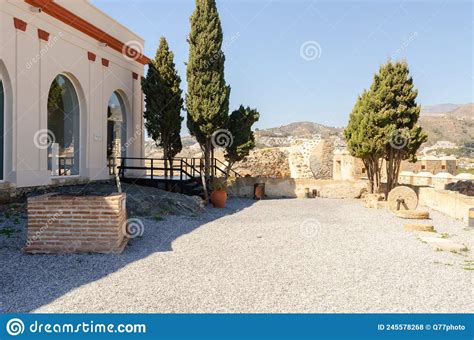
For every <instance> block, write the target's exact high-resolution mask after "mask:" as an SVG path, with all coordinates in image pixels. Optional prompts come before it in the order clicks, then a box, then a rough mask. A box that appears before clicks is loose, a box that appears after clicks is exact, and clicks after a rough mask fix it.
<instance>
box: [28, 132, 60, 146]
mask: <svg viewBox="0 0 474 340" xmlns="http://www.w3.org/2000/svg"><path fill="white" fill-rule="evenodd" d="M33 143H34V144H35V146H36V147H37V148H38V149H41V150H45V149H48V148H49V147H51V145H53V144H54V143H56V136H55V135H54V133H53V131H51V130H49V129H42V130H39V131H36V133H35V134H34V136H33Z"/></svg>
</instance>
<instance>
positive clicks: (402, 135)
mask: <svg viewBox="0 0 474 340" xmlns="http://www.w3.org/2000/svg"><path fill="white" fill-rule="evenodd" d="M408 143H410V134H409V132H408V131H407V130H404V129H398V130H395V131H393V132H392V134H391V135H390V146H391V147H392V148H394V149H397V150H401V149H403V148H404V147H406V146H407V145H408Z"/></svg>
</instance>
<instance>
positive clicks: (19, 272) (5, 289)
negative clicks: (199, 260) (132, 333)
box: [0, 198, 255, 313]
mask: <svg viewBox="0 0 474 340" xmlns="http://www.w3.org/2000/svg"><path fill="white" fill-rule="evenodd" d="M254 202H255V201H253V200H249V199H238V198H235V199H231V200H229V202H228V204H227V206H226V208H224V209H215V208H212V207H207V208H206V209H205V211H204V212H203V213H202V214H199V215H197V216H175V215H170V216H168V217H165V218H164V219H163V220H162V221H155V220H153V219H143V222H144V225H145V230H144V234H143V236H142V237H139V238H136V239H133V240H130V242H129V244H128V245H127V247H126V248H125V250H124V251H123V253H122V254H120V255H109V254H64V255H29V254H25V253H23V252H22V251H21V248H22V247H24V245H25V243H26V227H25V224H22V225H21V226H19V227H18V228H19V230H20V231H21V232H18V233H17V235H16V236H15V237H3V238H2V237H0V265H1V274H0V312H2V313H24V312H31V311H34V310H35V309H37V308H39V307H41V306H44V305H46V304H48V303H51V302H52V301H54V300H56V299H58V298H59V297H61V296H63V295H64V294H66V293H68V292H70V291H72V290H74V289H75V288H78V287H80V286H83V285H86V284H88V283H91V282H94V281H97V280H99V279H101V278H104V277H106V276H107V275H110V274H112V273H114V272H116V271H118V270H120V269H121V268H123V267H125V266H127V265H129V264H131V263H133V262H136V261H139V260H141V259H143V258H145V257H147V256H149V255H151V254H153V253H157V252H169V251H173V242H174V241H175V240H176V239H178V238H179V237H181V236H183V235H186V234H189V233H191V232H193V231H194V230H196V229H197V228H199V227H201V226H203V225H205V224H207V223H209V222H212V221H215V220H218V219H220V218H223V217H225V216H229V215H233V214H237V213H239V212H240V211H242V210H243V209H246V208H248V207H250V206H251V205H252V204H253V203H254ZM91 298H94V297H91ZM95 298H99V297H95Z"/></svg>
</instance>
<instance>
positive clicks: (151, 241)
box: [0, 199, 474, 313]
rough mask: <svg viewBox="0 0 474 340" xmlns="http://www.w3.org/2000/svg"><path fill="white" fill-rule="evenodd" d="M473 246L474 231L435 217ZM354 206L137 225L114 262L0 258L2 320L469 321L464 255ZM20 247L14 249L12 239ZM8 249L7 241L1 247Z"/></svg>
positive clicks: (235, 208)
mask: <svg viewBox="0 0 474 340" xmlns="http://www.w3.org/2000/svg"><path fill="white" fill-rule="evenodd" d="M432 217H433V221H432V222H433V223H434V225H435V226H436V228H437V229H438V231H439V232H441V233H448V234H449V237H450V238H452V239H453V240H462V241H463V242H464V243H465V244H466V245H468V247H469V248H470V249H473V248H474V231H468V230H465V229H464V227H463V224H462V223H461V222H458V221H455V220H453V219H451V218H449V217H447V216H444V215H442V214H440V213H436V212H432ZM404 223H406V221H405V220H401V219H398V218H396V217H394V216H393V215H392V214H391V213H390V212H388V211H386V210H374V209H367V208H364V207H363V204H362V202H361V201H355V200H354V201H353V200H329V199H312V200H311V199H308V200H286V199H285V200H264V201H260V202H254V201H250V200H240V199H233V200H231V201H230V202H229V204H228V207H227V208H226V209H223V210H217V209H208V210H207V211H206V212H205V213H203V214H202V215H199V216H198V217H185V216H168V217H166V218H165V219H164V220H163V221H159V222H157V221H153V220H145V233H144V235H143V237H142V238H140V239H135V240H133V241H131V243H130V245H129V246H128V247H127V248H126V250H125V252H124V253H123V254H122V255H120V256H114V255H70V256H66V255H62V256H42V255H34V256H32V255H25V254H22V253H21V252H19V251H18V247H17V246H16V245H15V242H9V243H8V244H10V246H3V247H2V248H1V250H0V261H1V268H2V269H1V277H0V302H1V303H2V305H1V306H0V307H1V308H2V309H3V311H4V312H27V311H35V312H105V313H108V312H171V313H175V312H192V313H194V312H289V313H293V312H322V313H325V312H340V313H341V312H356V313H357V312H360V313H362V312H364V313H366V312H407V313H413V312H419V313H425V312H439V313H445V312H446V313H448V312H449V313H457V312H472V311H473V310H474V302H473V301H474V300H473V288H472V287H473V278H474V271H473V270H472V269H473V267H474V265H473V264H472V263H473V262H469V261H472V260H473V259H474V258H473V255H472V251H468V252H463V253H459V254H455V253H449V252H448V253H446V252H436V251H433V250H432V249H431V247H430V246H429V245H427V244H424V243H422V242H421V241H419V240H418V239H417V236H416V234H413V233H408V232H404V231H403V228H402V226H403V224H404ZM19 242H21V240H20V241H19ZM3 245H5V243H4V244H3Z"/></svg>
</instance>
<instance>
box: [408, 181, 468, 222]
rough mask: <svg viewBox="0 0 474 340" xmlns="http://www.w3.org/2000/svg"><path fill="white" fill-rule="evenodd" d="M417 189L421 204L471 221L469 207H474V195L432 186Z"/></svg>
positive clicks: (459, 218)
mask: <svg viewBox="0 0 474 340" xmlns="http://www.w3.org/2000/svg"><path fill="white" fill-rule="evenodd" d="M416 190H417V191H418V197H419V199H420V204H421V205H424V206H427V207H430V208H431V209H434V210H438V211H441V212H442V213H444V214H446V215H448V216H451V217H454V218H456V219H458V220H461V221H463V222H466V224H467V223H469V209H471V208H474V197H468V196H465V195H461V194H459V193H457V192H452V191H447V190H440V189H435V188H430V187H418V188H416Z"/></svg>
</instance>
